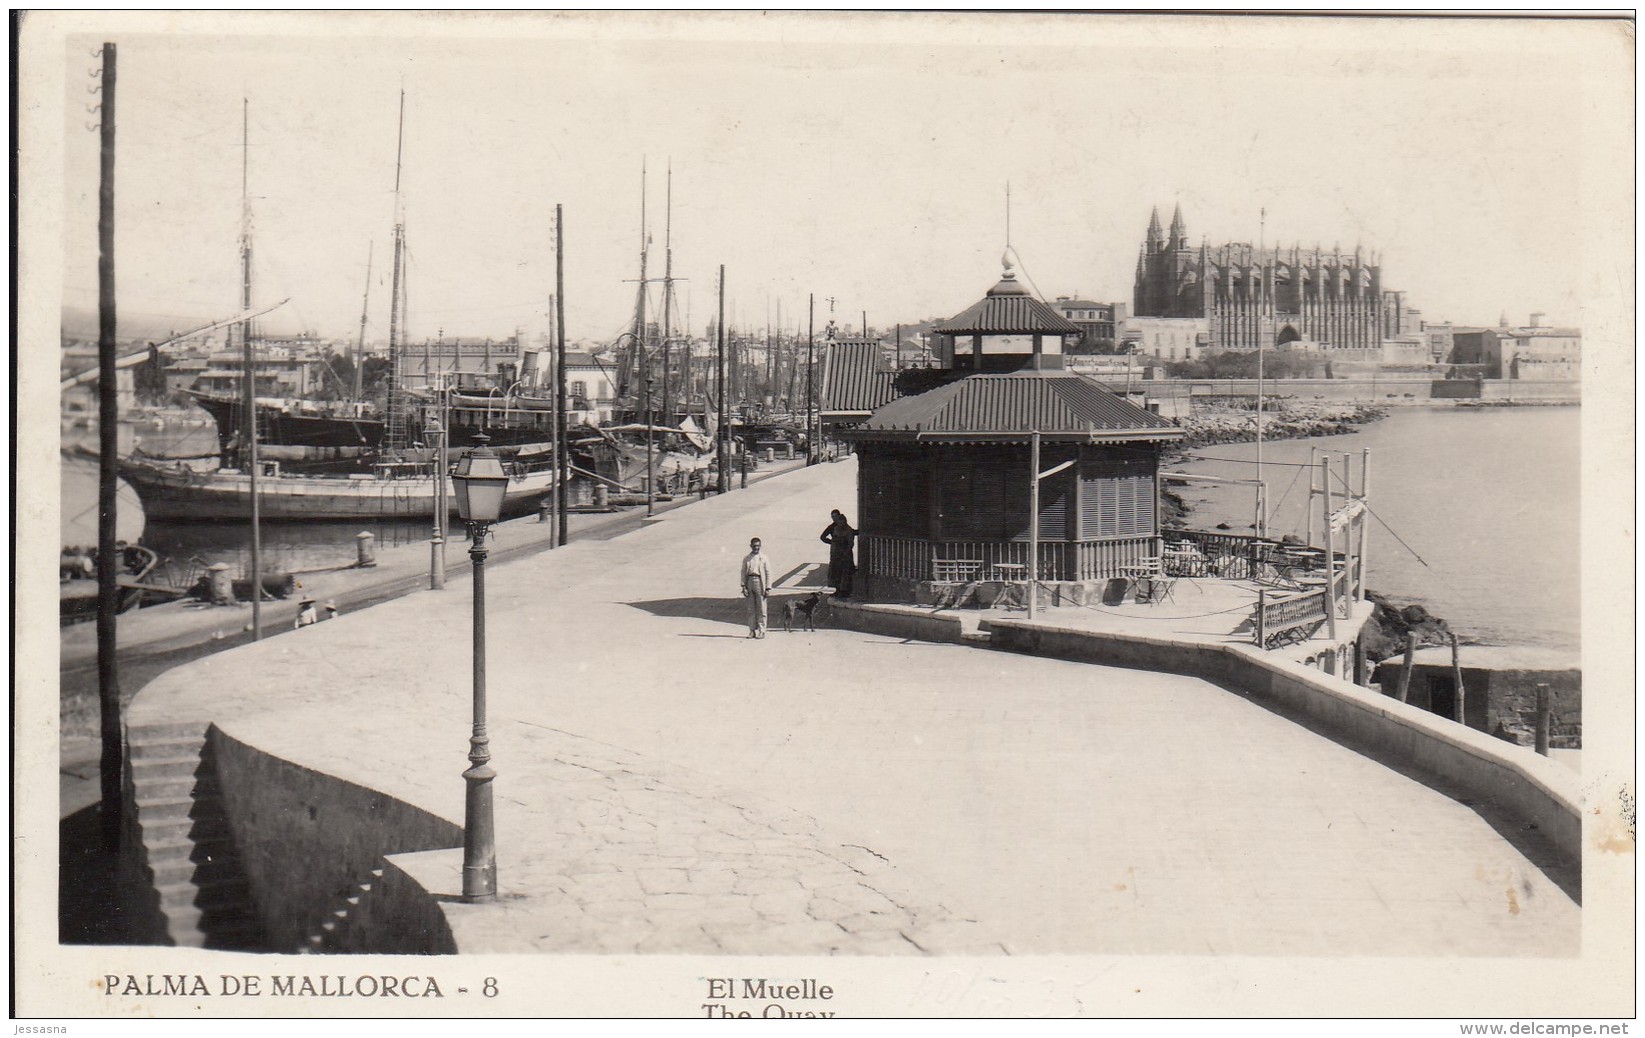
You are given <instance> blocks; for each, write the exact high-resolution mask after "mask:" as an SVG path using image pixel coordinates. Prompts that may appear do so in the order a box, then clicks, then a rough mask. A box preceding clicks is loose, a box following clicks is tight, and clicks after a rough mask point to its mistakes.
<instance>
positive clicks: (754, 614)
mask: <svg viewBox="0 0 1645 1038" xmlns="http://www.w3.org/2000/svg"><path fill="white" fill-rule="evenodd" d="M742 592H743V597H744V598H746V599H748V636H749V637H750V638H764V637H765V599H766V596H767V595H769V594H770V593H771V567H770V566H769V565H768V564H767V563H766V560H765V556H764V555H761V554H760V539H759V538H758V537H756V538H754V539H753V540H751V541H749V542H748V554H747V555H744V556H743V566H742Z"/></svg>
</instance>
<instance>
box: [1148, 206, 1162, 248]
mask: <svg viewBox="0 0 1645 1038" xmlns="http://www.w3.org/2000/svg"><path fill="white" fill-rule="evenodd" d="M1164 241H1165V234H1164V233H1163V232H1162V231H1161V230H1160V229H1159V206H1157V205H1156V206H1154V208H1153V210H1152V211H1151V212H1150V213H1149V214H1148V243H1149V244H1150V245H1159V244H1163V243H1164Z"/></svg>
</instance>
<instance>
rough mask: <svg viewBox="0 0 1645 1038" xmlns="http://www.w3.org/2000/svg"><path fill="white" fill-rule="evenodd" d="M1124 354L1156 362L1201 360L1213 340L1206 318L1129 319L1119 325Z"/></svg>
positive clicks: (1132, 317) (1120, 341)
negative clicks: (1151, 359) (1148, 358)
mask: <svg viewBox="0 0 1645 1038" xmlns="http://www.w3.org/2000/svg"><path fill="white" fill-rule="evenodd" d="M1118 334H1119V346H1120V350H1121V352H1124V353H1128V354H1131V355H1133V356H1140V357H1152V358H1153V359H1154V360H1159V361H1167V360H1198V359H1199V358H1200V356H1201V355H1202V354H1204V352H1205V351H1206V349H1207V348H1208V346H1209V343H1210V341H1211V333H1210V325H1209V323H1208V322H1207V321H1206V319H1205V318H1203V317H1136V316H1131V317H1126V318H1124V319H1122V320H1121V321H1120V322H1119V326H1118Z"/></svg>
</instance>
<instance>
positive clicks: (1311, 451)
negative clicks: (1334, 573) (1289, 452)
mask: <svg viewBox="0 0 1645 1038" xmlns="http://www.w3.org/2000/svg"><path fill="white" fill-rule="evenodd" d="M1318 460H1319V448H1318V447H1316V446H1314V445H1313V444H1309V445H1308V507H1307V508H1304V509H1303V512H1304V513H1305V514H1306V515H1307V516H1308V547H1310V548H1312V547H1313V546H1314V498H1316V497H1318V496H1319V488H1317V487H1315V486H1314V480H1315V479H1316V478H1317V477H1316V476H1315V475H1314V463H1315V462H1317V461H1318Z"/></svg>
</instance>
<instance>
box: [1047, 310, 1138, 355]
mask: <svg viewBox="0 0 1645 1038" xmlns="http://www.w3.org/2000/svg"><path fill="white" fill-rule="evenodd" d="M1056 308H1057V312H1058V313H1060V314H1062V316H1063V317H1065V318H1067V319H1068V320H1069V321H1072V322H1073V323H1074V324H1076V325H1078V326H1079V329H1080V333H1081V334H1080V341H1079V343H1078V344H1077V345H1076V346H1075V347H1073V348H1072V349H1071V350H1070V352H1075V353H1110V352H1112V351H1113V349H1114V335H1115V324H1116V322H1117V321H1120V320H1123V319H1124V318H1125V316H1126V306H1125V304H1124V303H1098V302H1095V301H1094V300H1090V299H1081V298H1079V297H1077V296H1058V297H1057V303H1056Z"/></svg>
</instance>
